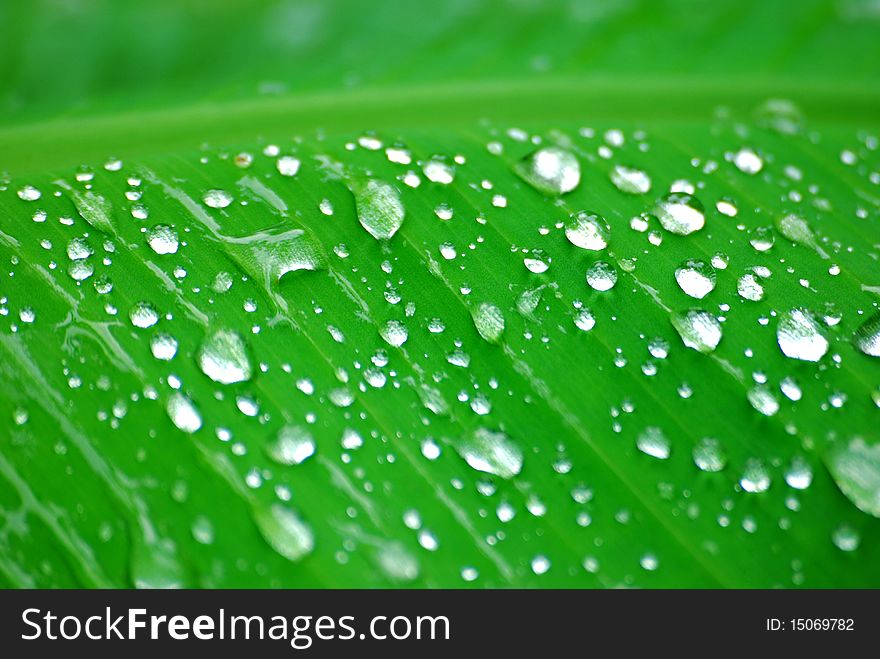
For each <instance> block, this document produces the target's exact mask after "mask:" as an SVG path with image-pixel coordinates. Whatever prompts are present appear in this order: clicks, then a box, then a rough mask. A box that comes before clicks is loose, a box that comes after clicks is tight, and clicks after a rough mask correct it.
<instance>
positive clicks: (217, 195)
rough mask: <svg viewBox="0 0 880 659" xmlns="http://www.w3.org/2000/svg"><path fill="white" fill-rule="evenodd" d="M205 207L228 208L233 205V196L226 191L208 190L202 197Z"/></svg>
mask: <svg viewBox="0 0 880 659" xmlns="http://www.w3.org/2000/svg"><path fill="white" fill-rule="evenodd" d="M202 201H204V202H205V206H209V207H210V208H226V207H227V206H229V204H231V203H232V195H231V194H229V193H228V192H226V191H225V190H208V191H207V192H206V193H205V194H204V196H203V197H202Z"/></svg>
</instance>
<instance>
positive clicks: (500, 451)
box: [454, 428, 523, 479]
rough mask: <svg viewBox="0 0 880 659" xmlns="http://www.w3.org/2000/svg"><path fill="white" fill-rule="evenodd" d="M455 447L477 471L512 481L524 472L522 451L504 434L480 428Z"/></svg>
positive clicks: (458, 441)
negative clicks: (511, 479)
mask: <svg viewBox="0 0 880 659" xmlns="http://www.w3.org/2000/svg"><path fill="white" fill-rule="evenodd" d="M454 446H455V450H456V451H457V452H458V454H459V455H460V456H461V457H462V458H463V459H464V461H465V462H467V463H468V464H469V465H470V466H471V467H472V468H474V469H476V470H477V471H482V472H485V473H487V474H494V475H495V476H498V477H500V478H504V479H510V478H513V477H514V476H516V475H517V474H519V472H520V471H521V470H522V466H523V453H522V450H521V449H520V448H519V446H517V445H516V444H515V443H514V442H513V440H512V439H510V437H508V436H507V435H506V434H505V433H503V432H500V431H493V430H489V429H487V428H478V429H477V430H475V431H474V432H473V433H471V434H469V435H466V436H465V437H463V438H461V439H459V440H457V441H456V442H455V443H454Z"/></svg>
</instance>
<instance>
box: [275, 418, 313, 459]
mask: <svg viewBox="0 0 880 659" xmlns="http://www.w3.org/2000/svg"><path fill="white" fill-rule="evenodd" d="M266 453H267V455H268V456H269V457H270V458H271V459H272V460H273V461H274V462H276V463H278V464H280V465H288V466H290V465H298V464H302V463H303V462H305V461H306V460H308V459H309V458H310V457H312V456H313V455H314V454H315V439H314V438H313V437H312V434H311V433H310V432H309V431H308V430H306V429H305V428H303V427H302V426H284V427H283V428H281V430H279V431H278V436H277V437H276V438H275V441H274V442H272V443H271V444H269V446H268V447H267V448H266Z"/></svg>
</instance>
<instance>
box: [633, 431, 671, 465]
mask: <svg viewBox="0 0 880 659" xmlns="http://www.w3.org/2000/svg"><path fill="white" fill-rule="evenodd" d="M636 446H637V447H638V449H639V450H640V451H641V452H642V453H644V454H645V455H650V456H651V457H652V458H657V459H658V460H666V459H667V458H668V457H669V454H670V453H671V451H672V445H671V444H670V443H669V440H668V439H667V438H666V435H665V434H663V431H662V430H661V429H660V428H657V427H656V426H649V427H647V428H645V429H644V430H643V431H642V432H641V433H640V434H639V437H638V439H637V440H636Z"/></svg>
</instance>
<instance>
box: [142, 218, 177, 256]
mask: <svg viewBox="0 0 880 659" xmlns="http://www.w3.org/2000/svg"><path fill="white" fill-rule="evenodd" d="M147 242H148V243H149V245H150V247H151V248H152V250H153V251H154V252H156V254H176V253H177V246H178V242H177V232H176V231H175V230H174V229H172V228H171V227H170V226H168V225H167V224H157V225H156V226H154V227H153V228H152V229H150V230H149V231H148V232H147Z"/></svg>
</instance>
